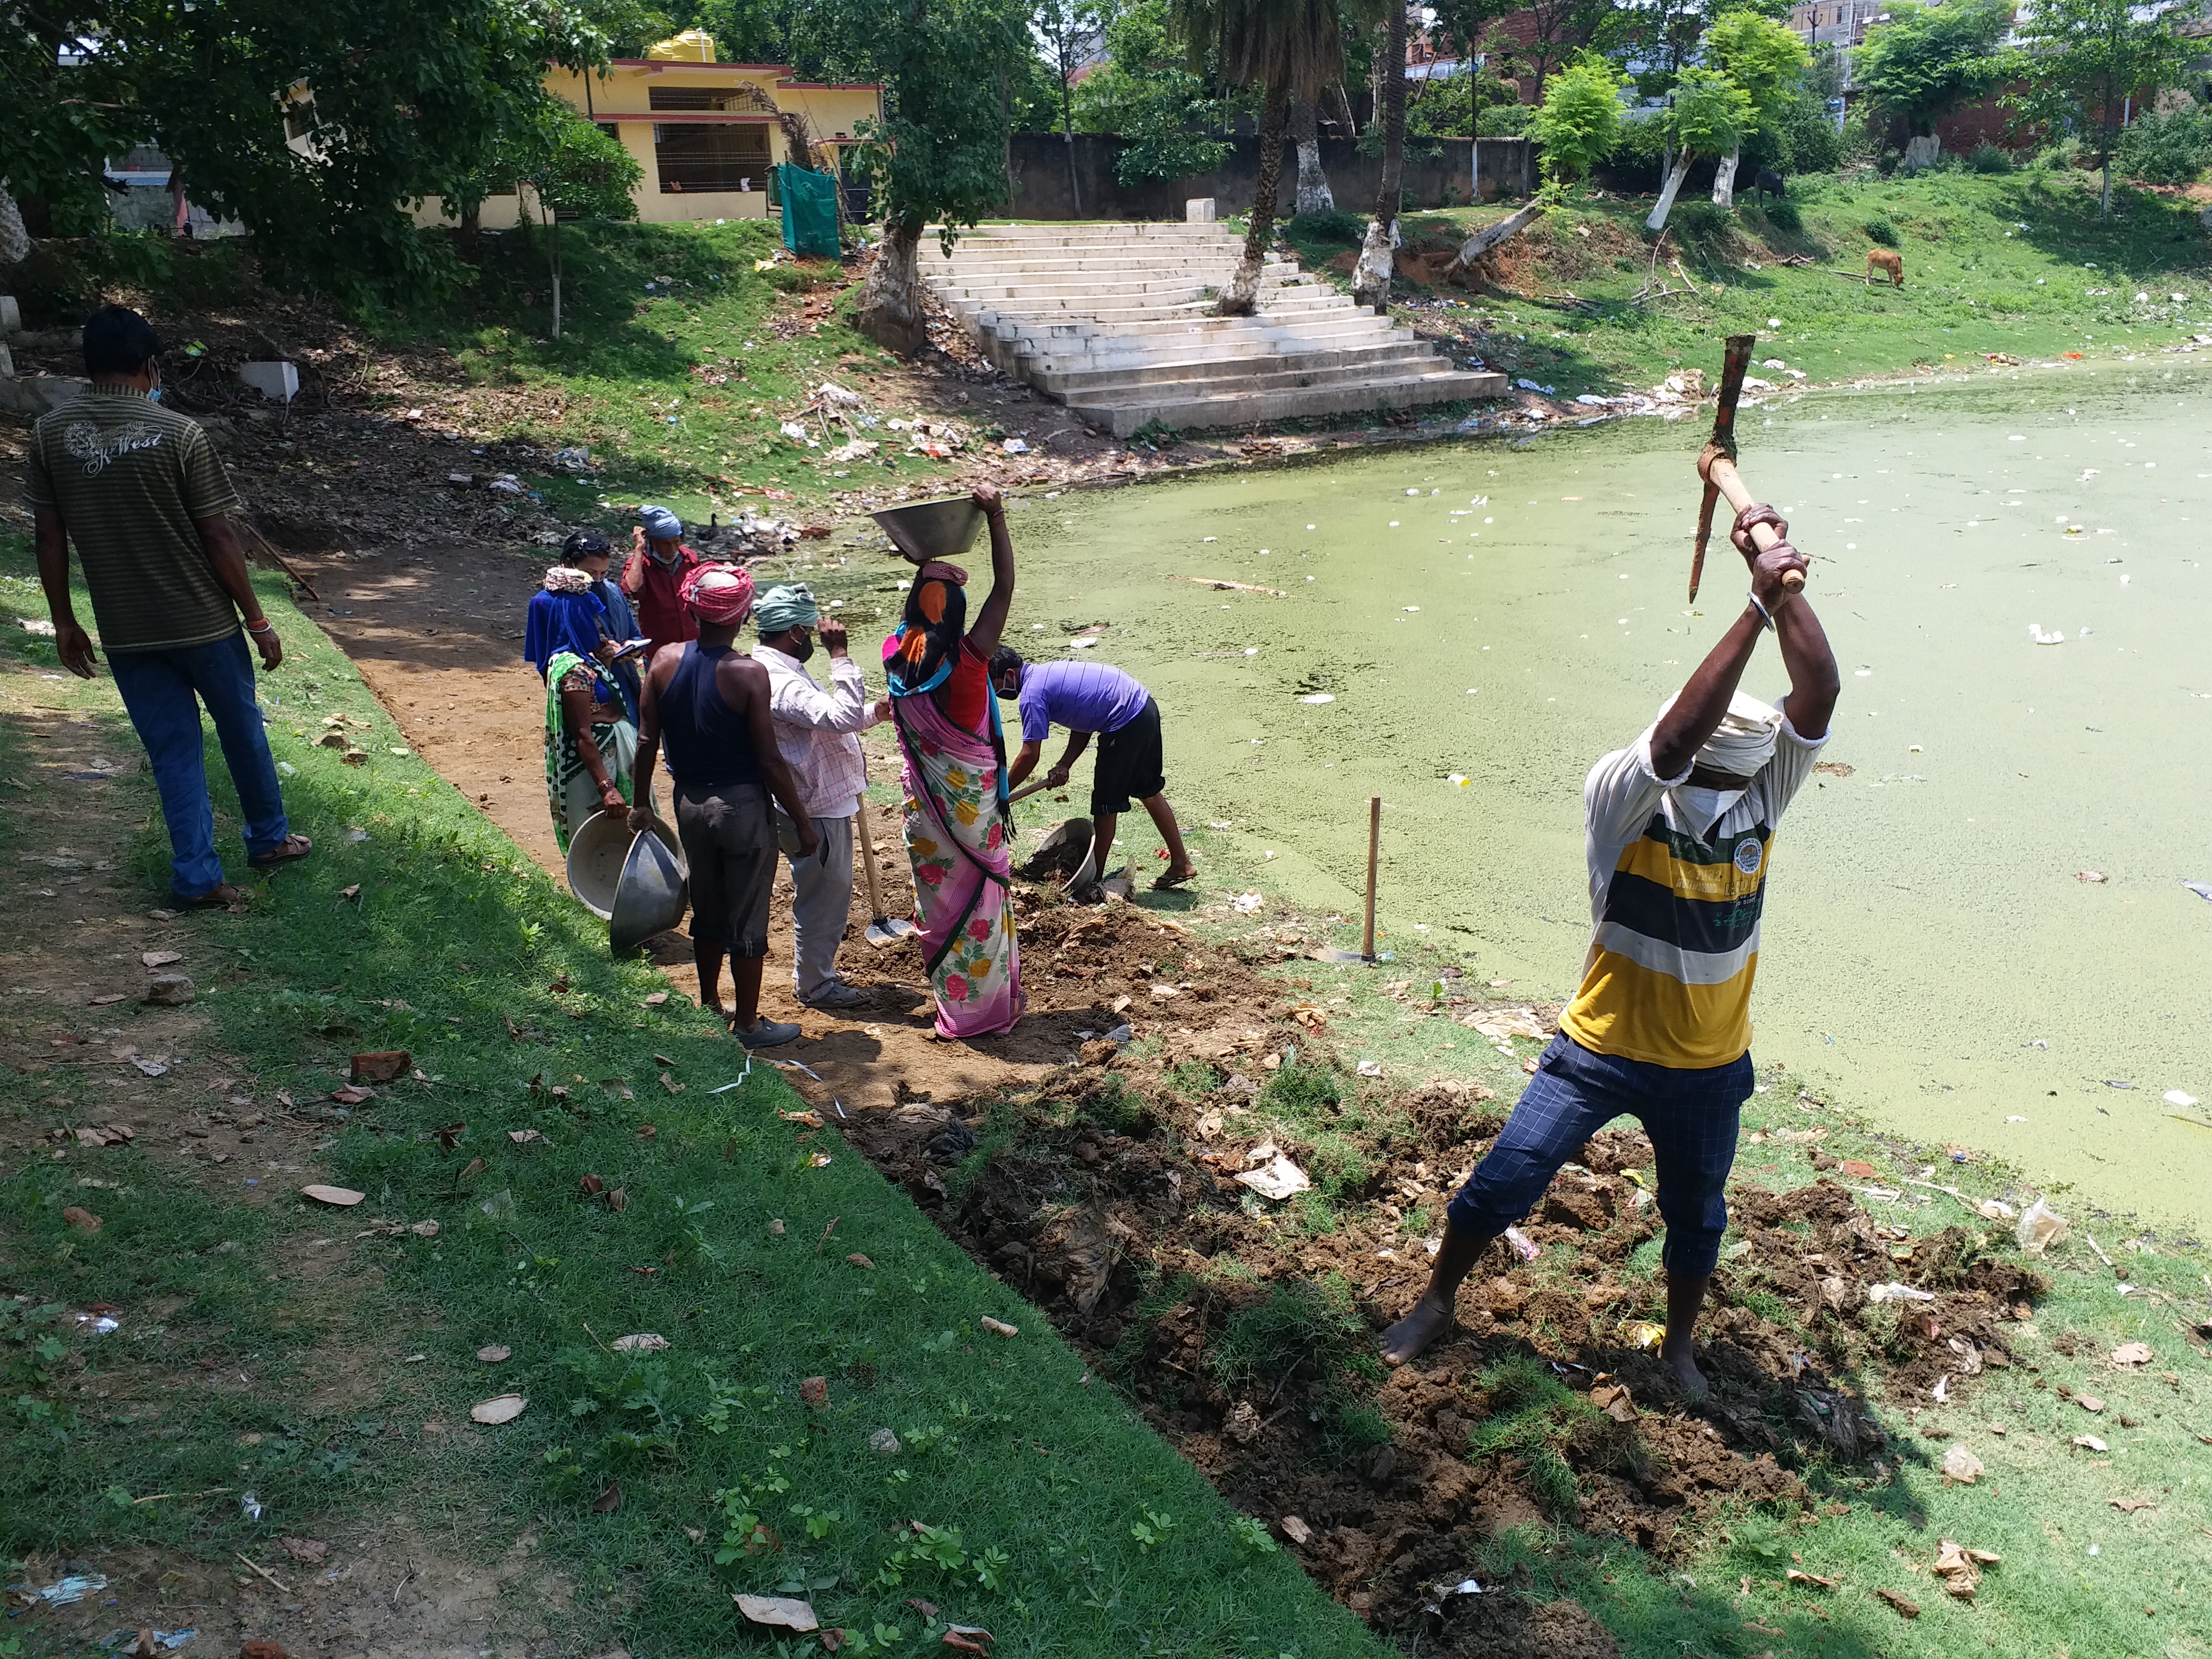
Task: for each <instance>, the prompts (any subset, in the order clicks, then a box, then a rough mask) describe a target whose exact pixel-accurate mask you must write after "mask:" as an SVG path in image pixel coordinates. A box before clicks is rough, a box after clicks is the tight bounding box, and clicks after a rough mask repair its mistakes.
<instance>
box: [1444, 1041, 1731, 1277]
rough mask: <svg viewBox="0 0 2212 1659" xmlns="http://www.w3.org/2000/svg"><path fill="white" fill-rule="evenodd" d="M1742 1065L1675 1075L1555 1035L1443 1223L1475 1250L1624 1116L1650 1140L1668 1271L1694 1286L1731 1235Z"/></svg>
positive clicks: (1665, 1068)
mask: <svg viewBox="0 0 2212 1659" xmlns="http://www.w3.org/2000/svg"><path fill="white" fill-rule="evenodd" d="M1751 1085H1752V1065H1751V1056H1750V1055H1749V1054H1741V1055H1739V1056H1737V1058H1736V1059H1735V1060H1732V1061H1730V1062H1729V1064H1728V1065H1726V1066H1711V1067H1709V1068H1706V1069H1703V1070H1698V1071H1678V1070H1676V1069H1675V1068H1674V1067H1673V1066H1654V1065H1652V1064H1651V1063H1650V1061H1649V1060H1622V1059H1620V1058H1618V1057H1616V1056H1614V1055H1612V1054H1593V1053H1592V1052H1591V1051H1590V1050H1589V1049H1588V1048H1583V1046H1582V1044H1580V1043H1579V1042H1575V1041H1574V1040H1573V1039H1572V1038H1571V1037H1569V1036H1566V1035H1565V1033H1564V1032H1563V1033H1561V1034H1560V1035H1559V1036H1555V1037H1553V1039H1552V1044H1551V1047H1549V1048H1547V1049H1545V1050H1544V1054H1543V1058H1542V1059H1541V1060H1538V1061H1537V1063H1536V1075H1535V1076H1534V1077H1533V1078H1531V1079H1529V1080H1528V1087H1527V1088H1526V1089H1524V1090H1523V1091H1522V1093H1521V1100H1520V1103H1519V1104H1518V1105H1516V1106H1515V1107H1514V1109H1513V1115H1512V1116H1510V1118H1508V1119H1507V1120H1506V1121H1505V1128H1504V1132H1503V1133H1500V1134H1499V1135H1498V1141H1497V1144H1496V1145H1495V1146H1492V1147H1491V1149H1490V1155H1489V1156H1488V1157H1487V1158H1484V1159H1483V1160H1482V1162H1481V1163H1480V1164H1477V1165H1476V1166H1475V1168H1474V1173H1473V1174H1472V1175H1470V1176H1468V1178H1467V1184H1466V1185H1465V1186H1464V1187H1462V1188H1460V1190H1459V1194H1458V1195H1457V1196H1456V1197H1455V1198H1454V1199H1453V1200H1452V1201H1451V1207H1450V1210H1449V1214H1450V1217H1451V1225H1453V1226H1454V1227H1455V1228H1457V1229H1458V1230H1459V1231H1461V1232H1462V1233H1468V1234H1472V1235H1473V1236H1474V1237H1478V1238H1482V1239H1490V1238H1495V1237H1497V1236H1498V1234H1499V1233H1502V1232H1504V1231H1505V1229H1506V1228H1507V1227H1509V1226H1510V1225H1512V1224H1513V1223H1514V1222H1516V1221H1518V1220H1519V1219H1520V1218H1522V1216H1524V1215H1526V1214H1528V1212H1529V1210H1530V1208H1531V1207H1532V1206H1534V1204H1535V1202H1536V1200H1538V1199H1540V1198H1541V1197H1542V1196H1543V1195H1544V1191H1545V1189H1546V1188H1548V1187H1549V1186H1550V1185H1551V1184H1552V1177H1553V1176H1555V1175H1557V1174H1558V1173H1559V1166H1560V1165H1561V1164H1565V1162H1566V1161H1567V1160H1568V1159H1569V1158H1572V1157H1573V1156H1574V1155H1575V1154H1576V1153H1577V1152H1580V1151H1581V1150H1582V1147H1583V1142H1585V1141H1587V1140H1588V1139H1589V1138H1590V1137H1591V1136H1592V1135H1594V1134H1595V1133H1597V1132H1598V1131H1599V1130H1600V1129H1602V1128H1603V1127H1605V1126H1606V1125H1607V1124H1608V1123H1610V1122H1612V1121H1613V1119H1615V1118H1617V1117H1620V1116H1623V1115H1626V1116H1631V1117H1633V1118H1635V1119H1637V1120H1638V1121H1639V1122H1641V1123H1642V1124H1643V1125H1644V1133H1645V1134H1646V1135H1648V1136H1650V1139H1651V1150H1652V1152H1654V1153H1655V1154H1656V1161H1657V1164H1658V1167H1659V1213H1660V1215H1661V1216H1662V1217H1663V1218H1665V1220H1666V1223H1667V1243H1666V1248H1665V1254H1664V1256H1663V1258H1662V1259H1663V1260H1664V1261H1665V1262H1666V1265H1667V1267H1668V1271H1669V1272H1672V1273H1681V1274H1684V1275H1686V1277H1689V1278H1692V1279H1697V1278H1702V1277H1703V1276H1704V1275H1705V1274H1707V1273H1711V1272H1712V1270H1713V1264H1714V1263H1715V1262H1717V1261H1719V1260H1720V1249H1721V1235H1722V1234H1723V1233H1725V1232H1726V1231H1728V1201H1727V1200H1726V1198H1725V1197H1724V1196H1723V1189H1724V1188H1726V1187H1727V1185H1728V1177H1729V1170H1730V1168H1732V1167H1733V1166H1734V1164H1735V1136H1736V1116H1737V1114H1738V1113H1739V1112H1740V1111H1741V1109H1742V1108H1743V1103H1744V1102H1745V1101H1746V1100H1747V1099H1748V1098H1750V1096H1751Z"/></svg>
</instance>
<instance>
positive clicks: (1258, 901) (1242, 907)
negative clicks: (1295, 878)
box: [1229, 893, 2195, 1105]
mask: <svg viewBox="0 0 2212 1659" xmlns="http://www.w3.org/2000/svg"><path fill="white" fill-rule="evenodd" d="M1266 903H1267V900H1266V899H1264V898H1262V897H1261V896H1260V895H1259V894H1257V893H1239V894H1238V895H1237V896H1236V897H1235V898H1233V899H1231V900H1230V901H1229V908H1231V910H1233V911H1235V912H1236V913H1237V915H1240V916H1255V915H1259V914H1260V911H1261V907H1263V906H1264V905H1265V904H1266ZM2191 1104H2192V1105H2193V1104H2195V1103H2194V1102H2191Z"/></svg>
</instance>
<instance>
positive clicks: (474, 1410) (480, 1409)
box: [469, 1394, 530, 1425]
mask: <svg viewBox="0 0 2212 1659" xmlns="http://www.w3.org/2000/svg"><path fill="white" fill-rule="evenodd" d="M529 1404H530V1401H528V1400H527V1399H526V1398H525V1397H524V1396H523V1395H519V1394H501V1395H493V1396H492V1397H491V1398H490V1399H489V1400H480V1401H477V1403H476V1404H475V1405H473V1406H471V1407H469V1416H470V1417H471V1418H472V1419H474V1420H476V1421H477V1422H478V1423H489V1424H495V1425H496V1424H500V1423H512V1422H513V1421H514V1419H516V1418H518V1417H520V1416H521V1415H522V1413H523V1411H524V1408H525V1407H527V1406H528V1405H529Z"/></svg>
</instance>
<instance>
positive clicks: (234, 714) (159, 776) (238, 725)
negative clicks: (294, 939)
mask: <svg viewBox="0 0 2212 1659" xmlns="http://www.w3.org/2000/svg"><path fill="white" fill-rule="evenodd" d="M107 671H108V672H109V673H111V674H112V675H114V676H115V689H116V690H118V691H119V692H120V693H122V696H123V706H124V708H126V709H128V710H129V711H130V714H131V725H132V726H136V727H137V731H138V741H139V742H141V743H143V744H145V745H146V759H147V762H148V763H149V765H150V766H151V767H152V768H153V772H154V785H155V787H156V788H157V789H159V790H160V791H161V817H163V819H164V820H166V821H167V823H168V826H169V852H170V854H171V857H170V869H171V871H172V872H173V873H172V874H171V876H170V878H169V880H170V885H171V886H172V887H173V888H174V889H175V890H176V892H177V895H178V896H179V897H180V898H188V899H192V898H199V897H201V896H204V895H205V894H208V893H210V892H212V891H214V890H216V888H218V887H220V886H222V859H221V858H220V857H218V856H217V855H216V850H215V808H214V805H212V803H210V801H209V799H208V785H207V758H206V754H205V751H204V748H203V747H202V740H201V737H200V704H201V703H203V702H204V703H205V704H206V705H207V711H208V713H209V714H211V715H213V716H214V718H215V732H216V738H218V739H220V740H221V742H222V758H223V763H224V764H225V765H227V766H228V767H229V769H230V781H231V782H232V783H234V785H236V786H237V788H238V804H239V806H240V810H241V811H242V813H243V815H244V817H245V819H246V856H247V857H249V858H260V857H262V856H264V854H269V853H273V852H275V851H276V849H277V848H279V847H282V846H283V844H284V838H285V836H288V835H289V834H290V833H291V829H290V826H289V824H288V823H286V822H285V818H284V795H283V790H282V789H281V788H279V787H278V786H277V782H276V760H275V758H274V757H272V756H271V755H270V752H269V734H268V732H265V731H264V730H263V728H262V720H261V707H260V705H259V704H258V703H257V702H255V701H254V700H253V656H252V653H251V652H250V651H249V650H248V649H247V648H246V635H244V634H233V635H231V636H230V637H229V638H228V639H227V640H216V641H213V642H212V643H210V644H208V645H188V646H184V647H179V648H178V649H176V650H173V651H111V652H109V653H107Z"/></svg>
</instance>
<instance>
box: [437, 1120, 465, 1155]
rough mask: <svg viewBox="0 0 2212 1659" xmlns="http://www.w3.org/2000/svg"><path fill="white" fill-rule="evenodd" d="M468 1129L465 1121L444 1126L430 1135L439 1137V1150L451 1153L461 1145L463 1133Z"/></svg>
mask: <svg viewBox="0 0 2212 1659" xmlns="http://www.w3.org/2000/svg"><path fill="white" fill-rule="evenodd" d="M467 1127H469V1126H468V1124H467V1122H466V1121H461V1122H459V1123H447V1124H442V1125H441V1126H440V1127H437V1128H435V1129H433V1130H432V1131H430V1133H432V1134H434V1135H435V1136H437V1137H438V1150H439V1151H441V1152H452V1151H453V1148H454V1147H455V1146H459V1144H460V1139H461V1134H462V1132H463V1131H464V1130H465V1129H466V1128H467Z"/></svg>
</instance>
